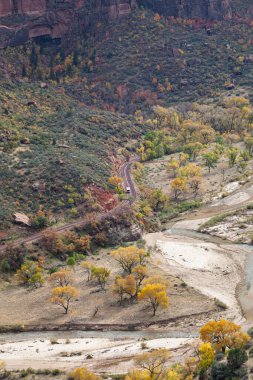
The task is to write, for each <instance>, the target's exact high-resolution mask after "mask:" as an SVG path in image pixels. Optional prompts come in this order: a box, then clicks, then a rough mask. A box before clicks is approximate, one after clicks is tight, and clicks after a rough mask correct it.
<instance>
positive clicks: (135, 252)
mask: <svg viewBox="0 0 253 380" xmlns="http://www.w3.org/2000/svg"><path fill="white" fill-rule="evenodd" d="M111 256H112V257H113V258H114V259H115V260H116V261H117V262H118V263H119V264H120V266H121V267H122V269H123V270H124V271H125V272H126V273H128V274H131V273H132V271H133V269H134V267H136V266H138V265H143V264H144V263H145V260H146V257H147V254H146V252H145V250H144V249H140V248H137V247H135V246H130V247H120V248H118V249H116V250H115V251H112V252H111Z"/></svg>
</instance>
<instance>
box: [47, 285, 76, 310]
mask: <svg viewBox="0 0 253 380" xmlns="http://www.w3.org/2000/svg"><path fill="white" fill-rule="evenodd" d="M78 295H79V291H78V290H77V289H76V288H75V287H73V286H59V287H57V288H54V289H53V291H52V297H51V298H50V302H52V303H54V304H55V305H58V306H61V307H62V308H63V309H64V312H65V314H67V313H68V311H69V306H70V303H71V301H72V300H73V298H75V297H77V296H78Z"/></svg>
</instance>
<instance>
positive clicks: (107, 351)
mask: <svg viewBox="0 0 253 380" xmlns="http://www.w3.org/2000/svg"><path fill="white" fill-rule="evenodd" d="M84 334H85V333H84ZM32 335H33V336H34V339H31V334H30V335H29V336H30V339H31V340H21V341H17V342H11V343H10V342H8V343H4V342H2V343H0V351H1V360H4V361H5V363H6V369H8V370H15V369H26V368H28V367H31V368H33V369H43V368H51V369H52V368H59V369H68V370H70V369H71V368H76V367H78V366H86V367H88V368H90V369H92V370H94V371H98V372H102V371H103V370H104V369H106V371H108V372H110V373H123V372H127V371H128V370H129V369H131V368H132V366H133V364H134V363H133V358H134V357H135V356H136V355H137V354H139V353H140V352H141V351H142V352H145V349H144V351H143V350H142V348H141V344H142V342H144V340H143V339H140V338H139V336H138V335H137V336H135V333H134V332H132V337H124V336H122V337H121V336H120V332H118V338H114V339H113V338H112V337H108V338H106V337H103V332H101V333H99V335H101V336H100V337H97V338H74V339H71V340H70V341H68V342H67V343H66V339H59V340H58V344H51V343H50V340H49V339H39V338H38V336H39V334H38V336H37V337H36V333H33V334H32ZM17 340H18V336H17ZM194 340H196V339H194V338H157V339H147V340H145V344H146V347H147V348H146V349H152V348H153V349H154V348H167V349H173V350H176V351H177V350H180V354H181V355H182V354H183V351H188V349H190V347H191V343H192V342H193V341H194ZM177 352H178V351H177ZM175 360H176V357H174V359H173V354H172V357H171V362H173V361H175Z"/></svg>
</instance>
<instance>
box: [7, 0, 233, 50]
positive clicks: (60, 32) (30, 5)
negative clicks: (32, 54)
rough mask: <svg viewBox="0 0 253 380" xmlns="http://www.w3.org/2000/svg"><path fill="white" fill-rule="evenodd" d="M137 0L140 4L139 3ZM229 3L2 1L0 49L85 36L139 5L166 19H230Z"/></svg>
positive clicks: (216, 0)
mask: <svg viewBox="0 0 253 380" xmlns="http://www.w3.org/2000/svg"><path fill="white" fill-rule="evenodd" d="M136 1H137V3H136ZM229 2H230V0H198V1H196V0H1V1H0V48H4V47H6V46H14V45H19V44H22V43H24V42H26V41H27V40H28V39H32V38H35V39H36V38H40V37H41V38H45V39H48V40H50V39H52V40H54V39H60V38H62V37H64V36H66V35H67V34H69V35H71V36H74V35H75V34H79V33H82V32H83V31H85V30H86V29H87V28H90V27H91V26H92V27H94V25H96V22H97V21H98V20H106V21H108V20H112V19H116V18H119V17H122V16H126V15H128V14H129V13H131V11H132V9H133V8H135V7H136V5H139V6H144V7H149V8H151V9H153V10H154V11H155V12H157V13H159V14H163V15H167V16H175V17H187V18H203V19H229V18H231V7H230V3H229Z"/></svg>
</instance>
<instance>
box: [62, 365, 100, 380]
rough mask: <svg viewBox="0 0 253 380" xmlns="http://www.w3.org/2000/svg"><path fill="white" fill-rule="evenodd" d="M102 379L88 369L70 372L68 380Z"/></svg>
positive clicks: (77, 369)
mask: <svg viewBox="0 0 253 380" xmlns="http://www.w3.org/2000/svg"><path fill="white" fill-rule="evenodd" d="M100 379H101V377H100V376H97V375H96V374H95V373H94V372H91V371H89V370H88V369H87V368H85V367H84V368H76V369H74V370H73V371H71V372H70V374H69V376H68V380H100Z"/></svg>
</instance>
